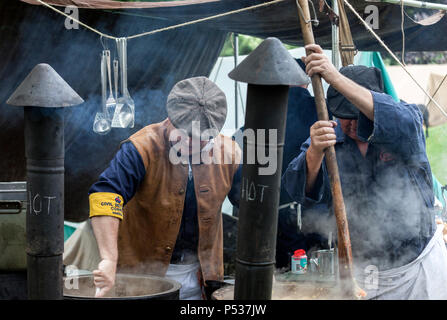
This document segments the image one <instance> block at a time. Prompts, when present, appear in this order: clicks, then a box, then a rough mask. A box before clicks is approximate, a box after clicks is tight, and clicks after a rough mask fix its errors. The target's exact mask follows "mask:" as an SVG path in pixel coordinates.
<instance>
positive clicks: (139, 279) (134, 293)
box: [64, 274, 181, 300]
mask: <svg viewBox="0 0 447 320" xmlns="http://www.w3.org/2000/svg"><path fill="white" fill-rule="evenodd" d="M180 288H181V284H180V283H178V282H177V281H174V280H171V279H167V278H161V277H156V276H151V275H132V274H117V275H116V280H115V286H114V287H113V288H112V289H111V290H110V291H109V292H108V293H107V294H106V296H105V297H104V298H95V291H96V288H95V285H94V283H93V275H82V276H74V277H66V278H64V299H66V300H91V299H101V300H178V299H179V293H180Z"/></svg>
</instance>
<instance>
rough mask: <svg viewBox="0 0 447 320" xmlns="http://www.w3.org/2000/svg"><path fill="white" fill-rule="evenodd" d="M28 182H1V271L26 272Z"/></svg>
mask: <svg viewBox="0 0 447 320" xmlns="http://www.w3.org/2000/svg"><path fill="white" fill-rule="evenodd" d="M26 209H27V192H26V182H0V271H23V270H26V252H25V248H26V227H25V225H26Z"/></svg>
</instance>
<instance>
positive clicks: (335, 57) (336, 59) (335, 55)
mask: <svg viewBox="0 0 447 320" xmlns="http://www.w3.org/2000/svg"><path fill="white" fill-rule="evenodd" d="M332 10H333V11H334V13H335V14H336V15H337V16H338V13H339V12H338V1H337V0H333V1H332ZM339 41H340V40H339V35H338V26H337V25H336V24H335V23H333V24H332V64H333V65H334V66H335V68H337V70H338V69H340V53H339Z"/></svg>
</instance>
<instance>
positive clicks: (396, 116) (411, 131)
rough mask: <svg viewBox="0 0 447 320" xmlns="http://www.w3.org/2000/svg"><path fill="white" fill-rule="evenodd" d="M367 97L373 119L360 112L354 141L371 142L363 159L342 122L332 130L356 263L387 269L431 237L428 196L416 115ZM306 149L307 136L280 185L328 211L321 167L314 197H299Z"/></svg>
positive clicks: (382, 97) (378, 96) (408, 107)
mask: <svg viewBox="0 0 447 320" xmlns="http://www.w3.org/2000/svg"><path fill="white" fill-rule="evenodd" d="M371 93H372V97H373V100H374V121H371V120H369V119H368V118H366V117H365V116H364V115H363V114H361V113H360V116H359V119H358V125H357V136H358V137H359V139H360V140H361V141H364V142H368V143H369V145H368V150H367V153H366V155H365V157H363V156H362V155H361V153H360V151H359V149H358V147H357V144H356V143H355V141H354V140H352V139H351V138H350V137H348V136H347V135H345V134H344V133H343V131H342V130H341V127H340V124H339V125H338V126H337V127H336V128H335V132H336V137H337V138H336V139H337V143H336V145H335V150H336V157H337V163H338V167H339V174H340V181H341V186H342V191H343V197H344V201H345V207H346V213H347V218H348V225H349V231H350V238H351V245H352V254H353V258H354V261H355V262H356V264H357V265H360V266H362V265H363V266H365V265H375V266H376V267H378V268H379V270H386V269H390V268H394V267H399V266H402V265H405V264H407V263H409V262H410V261H412V260H414V259H415V258H416V257H417V256H418V255H419V254H420V253H421V252H422V250H423V249H424V248H425V246H426V244H427V243H428V241H429V240H430V239H431V237H432V235H433V234H434V231H435V222H434V214H433V204H434V195H433V188H432V175H431V169H430V165H429V162H428V159H427V155H426V150H425V137H424V134H423V127H422V114H421V113H420V111H419V109H418V108H417V106H415V105H412V104H407V103H405V102H404V101H400V102H396V101H394V100H393V98H392V97H390V96H388V95H386V94H382V93H377V92H373V91H371ZM309 145H310V138H309V139H308V140H307V141H306V142H305V143H304V144H303V145H302V147H301V153H300V155H299V156H298V157H296V158H295V159H294V160H293V161H292V162H291V163H290V164H289V166H288V168H287V170H286V172H285V173H284V175H283V177H282V184H283V185H284V187H285V188H286V189H287V192H288V193H289V195H290V196H291V197H292V198H293V199H295V200H296V201H297V202H299V203H302V204H303V205H305V206H308V207H310V206H312V205H313V204H316V203H328V204H329V205H330V204H331V191H330V184H329V177H328V172H327V168H326V165H325V162H323V164H322V166H321V169H320V171H319V173H318V176H317V179H316V182H315V185H314V188H313V191H312V192H311V194H307V195H306V194H305V185H306V170H307V169H306V151H307V149H308V147H309Z"/></svg>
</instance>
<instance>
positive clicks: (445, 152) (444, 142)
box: [426, 124, 447, 185]
mask: <svg viewBox="0 0 447 320" xmlns="http://www.w3.org/2000/svg"><path fill="white" fill-rule="evenodd" d="M446 136H447V124H444V125H441V126H437V127H433V128H428V138H427V140H426V141H427V155H428V160H429V161H430V165H431V169H432V171H433V174H434V175H435V177H436V179H438V180H439V182H440V183H441V184H442V185H444V184H446V183H447V166H446V165H445V164H446V161H447V139H445V137H446Z"/></svg>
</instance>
